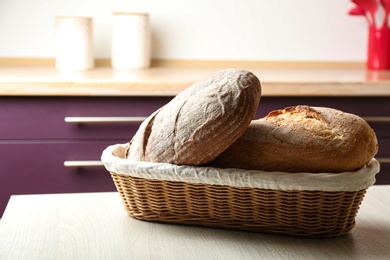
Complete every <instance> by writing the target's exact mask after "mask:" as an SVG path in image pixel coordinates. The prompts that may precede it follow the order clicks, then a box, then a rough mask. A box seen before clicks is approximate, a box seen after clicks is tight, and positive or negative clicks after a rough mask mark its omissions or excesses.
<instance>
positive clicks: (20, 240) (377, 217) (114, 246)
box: [0, 185, 390, 260]
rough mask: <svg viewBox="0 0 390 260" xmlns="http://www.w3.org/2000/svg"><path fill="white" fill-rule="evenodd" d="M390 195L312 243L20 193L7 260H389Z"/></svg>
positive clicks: (97, 201)
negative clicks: (334, 234)
mask: <svg viewBox="0 0 390 260" xmlns="http://www.w3.org/2000/svg"><path fill="white" fill-rule="evenodd" d="M389 198H390V186H381V185H376V186H372V187H370V188H369V189H368V191H367V194H366V197H365V198H364V200H363V203H362V206H361V208H360V210H359V213H358V216H357V219H356V222H357V223H356V226H355V228H354V229H353V230H352V231H351V232H350V233H349V234H347V235H345V236H342V237H339V238H331V239H309V238H300V237H289V236H278V235H270V234H262V233H252V232H241V231H231V230H224V229H215V228H205V227H198V226H183V225H170V224H160V223H152V222H145V221H140V220H136V219H134V218H132V217H130V216H129V215H128V214H127V213H126V212H125V210H124V209H123V205H122V202H121V200H120V197H119V195H118V193H116V192H110V193H83V194H52V195H15V196H12V197H11V199H10V202H9V204H8V206H7V209H6V211H5V213H4V216H3V218H2V219H1V220H0V259H94V260H97V259H180V260H183V259H202V260H205V259H213V260H214V259H234V260H236V259H240V260H243V259H300V260H302V259H345V260H347V259H369V260H374V259H389V257H390V203H389Z"/></svg>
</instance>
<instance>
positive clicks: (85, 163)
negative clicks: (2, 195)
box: [64, 157, 390, 167]
mask: <svg viewBox="0 0 390 260" xmlns="http://www.w3.org/2000/svg"><path fill="white" fill-rule="evenodd" d="M376 159H377V160H378V162H379V163H390V157H383V158H376ZM64 166H65V167H101V166H104V164H103V162H102V161H65V162H64Z"/></svg>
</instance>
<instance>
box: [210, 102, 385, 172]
mask: <svg viewBox="0 0 390 260" xmlns="http://www.w3.org/2000/svg"><path fill="white" fill-rule="evenodd" d="M377 151H378V142H377V138H376V135H375V132H374V131H373V130H372V129H371V127H370V126H369V125H368V124H367V122H366V121H365V120H364V119H362V118H360V117H358V116H356V115H353V114H349V113H344V112H342V111H339V110H336V109H331V108H324V107H309V106H293V107H287V108H285V109H281V110H276V111H273V112H271V113H269V114H268V115H267V116H266V117H264V118H261V119H258V120H253V121H252V122H251V124H250V125H249V127H248V129H247V131H245V133H244V134H243V135H242V136H241V137H240V138H239V139H238V140H237V141H236V142H235V143H233V144H232V145H231V146H230V147H229V148H228V149H227V150H226V151H224V152H223V153H222V154H221V155H219V156H218V157H217V158H216V159H215V160H214V161H213V162H211V163H210V165H212V166H216V167H222V168H242V169H255V170H264V171H284V172H313V173H318V172H343V171H354V170H357V169H359V168H361V167H363V166H364V165H366V164H367V163H368V162H369V161H370V160H371V159H372V158H373V157H374V155H375V154H376V153H377Z"/></svg>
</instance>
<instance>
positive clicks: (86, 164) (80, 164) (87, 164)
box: [64, 161, 104, 167]
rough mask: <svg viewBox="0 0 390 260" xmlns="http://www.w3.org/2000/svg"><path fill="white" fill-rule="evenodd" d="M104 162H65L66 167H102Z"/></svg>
mask: <svg viewBox="0 0 390 260" xmlns="http://www.w3.org/2000/svg"><path fill="white" fill-rule="evenodd" d="M103 165H104V164H103V162H102V161H65V162H64V166H65V167H101V166H103Z"/></svg>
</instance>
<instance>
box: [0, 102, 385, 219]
mask: <svg viewBox="0 0 390 260" xmlns="http://www.w3.org/2000/svg"><path fill="white" fill-rule="evenodd" d="M171 99H172V97H0V120H1V123H0V216H1V215H2V214H3V211H4V208H5V206H6V204H7V202H8V200H9V197H10V196H11V195H13V194H34V193H66V192H98V191H114V190H115V186H114V184H113V181H112V180H111V176H110V174H109V173H108V172H107V171H106V170H105V168H104V167H103V166H96V167H76V168H68V167H65V166H64V161H85V160H100V156H101V153H102V151H103V150H104V149H105V148H106V147H107V146H108V145H111V144H116V143H126V142H128V141H129V140H130V139H131V138H132V136H133V135H134V133H135V132H136V131H137V129H138V127H139V125H140V122H131V123H129V122H126V123H88V122H87V123H66V122H65V120H64V119H65V117H147V116H149V115H150V114H151V113H153V112H154V111H155V110H157V109H158V108H160V107H161V106H163V105H164V104H166V103H167V102H169V101H170V100H171ZM293 105H310V106H326V107H333V108H337V109H340V110H343V111H345V112H350V113H354V114H357V115H359V116H362V117H367V118H368V119H369V120H368V122H369V124H370V125H371V126H372V127H373V129H374V130H375V132H376V134H377V137H378V141H379V152H378V154H377V156H376V158H377V159H379V160H380V162H381V172H380V173H379V174H378V175H377V182H376V183H377V184H390V159H389V158H390V120H389V118H390V98H388V97H267V96H266V97H262V98H261V100H260V105H259V108H258V112H257V114H256V116H255V118H259V117H262V116H265V115H267V114H268V112H270V111H272V110H275V109H280V108H284V107H287V106H293ZM205 149H207V147H206V148H205Z"/></svg>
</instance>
